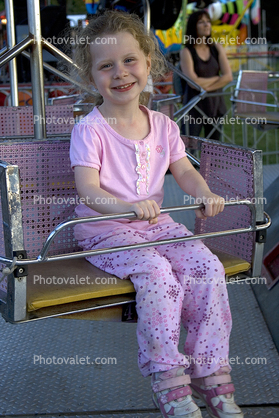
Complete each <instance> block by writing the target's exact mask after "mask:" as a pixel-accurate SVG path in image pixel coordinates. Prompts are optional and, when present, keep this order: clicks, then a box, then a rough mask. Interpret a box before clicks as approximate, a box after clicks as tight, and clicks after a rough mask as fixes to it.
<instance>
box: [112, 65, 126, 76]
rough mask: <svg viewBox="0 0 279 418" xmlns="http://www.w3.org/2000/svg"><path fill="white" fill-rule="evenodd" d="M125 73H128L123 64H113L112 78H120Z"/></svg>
mask: <svg viewBox="0 0 279 418" xmlns="http://www.w3.org/2000/svg"><path fill="white" fill-rule="evenodd" d="M127 74H128V73H127V69H126V68H125V66H124V65H123V64H119V65H116V66H115V71H114V76H113V78H115V79H117V78H122V77H125V75H127Z"/></svg>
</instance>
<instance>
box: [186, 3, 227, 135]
mask: <svg viewBox="0 0 279 418" xmlns="http://www.w3.org/2000/svg"><path fill="white" fill-rule="evenodd" d="M185 41H186V42H185V48H183V49H182V50H181V52H180V65H181V70H182V72H183V73H184V74H185V75H186V76H187V77H189V78H190V79H192V80H193V81H194V82H195V83H196V84H198V85H199V86H200V87H202V88H203V89H204V90H206V91H208V92H214V93H216V92H221V91H222V88H223V87H224V86H226V85H227V84H228V83H230V82H231V81H232V80H233V76H232V71H231V68H230V65H229V61H228V59H227V56H226V53H225V50H224V48H223V46H222V45H220V44H218V43H215V42H214V41H213V39H212V38H211V21H210V17H209V14H208V13H207V12H206V11H205V10H199V11H197V12H194V13H193V14H192V15H190V17H189V19H188V24H187V31H186V36H185ZM197 94H198V91H197V90H196V89H193V88H191V87H190V86H189V85H187V87H186V91H185V94H184V98H183V103H184V104H186V103H188V102H189V100H190V99H192V98H193V97H194V96H196V95H197ZM198 107H199V108H200V109H201V110H202V111H203V112H204V113H205V114H206V115H207V117H208V118H209V119H208V118H206V117H204V116H203V115H202V114H201V113H200V112H199V111H198V110H196V109H195V108H193V109H192V110H190V112H189V113H188V115H187V116H188V118H187V117H186V118H185V121H187V120H188V121H189V133H190V135H192V136H199V135H200V132H201V129H202V127H203V126H204V136H205V137H207V136H208V135H209V133H210V131H211V130H212V129H213V127H214V126H213V124H212V120H211V119H213V122H214V124H215V125H216V124H217V123H218V119H219V118H220V117H221V116H223V115H224V114H225V113H226V106H225V101H224V97H223V96H221V95H220V96H215V97H206V98H205V99H203V100H201V101H200V102H199V103H198ZM210 138H211V139H219V138H220V132H219V131H218V130H217V129H216V130H215V131H214V132H213V133H212V134H211V135H210Z"/></svg>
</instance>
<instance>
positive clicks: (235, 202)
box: [0, 199, 271, 266]
mask: <svg viewBox="0 0 279 418" xmlns="http://www.w3.org/2000/svg"><path fill="white" fill-rule="evenodd" d="M236 205H246V206H248V207H249V209H250V211H251V212H252V221H251V225H250V226H249V227H247V228H238V229H232V230H227V231H219V232H209V233H204V234H196V235H190V236H185V237H180V238H170V239H165V240H160V241H150V242H146V243H141V244H131V245H125V246H121V247H113V248H105V249H98V250H90V251H79V252H74V253H67V254H60V255H52V256H49V257H47V253H48V250H49V247H50V245H51V243H52V242H53V240H54V239H55V238H56V237H57V235H58V234H59V233H60V232H61V231H62V230H63V229H65V228H67V227H69V226H73V225H77V224H80V223H88V222H98V221H104V220H112V219H127V218H135V213H134V212H127V213H120V214H110V215H102V216H94V217H86V218H78V219H70V220H68V221H64V222H62V223H60V224H59V225H57V226H56V228H55V229H54V230H53V231H52V232H51V233H50V234H49V236H48V237H47V239H46V241H45V243H44V245H43V248H42V250H41V252H40V254H39V255H38V257H37V258H31V259H18V260H16V262H15V265H16V266H18V265H20V266H24V265H29V264H38V263H41V262H50V261H58V260H68V259H72V258H83V257H88V256H93V255H100V254H107V253H114V252H118V251H125V250H130V249H137V248H143V247H144V248H146V247H152V246H158V245H165V244H170V243H175V242H184V241H189V240H196V239H204V238H213V237H220V236H227V235H234V234H240V233H245V232H256V231H259V230H263V229H267V228H268V227H269V226H270V225H271V219H270V217H269V215H267V214H266V213H265V223H264V224H262V225H256V210H255V206H254V204H253V203H251V202H250V201H249V200H247V199H243V200H233V201H228V202H225V206H236ZM203 208H204V205H203V204H200V205H188V206H175V207H169V208H162V209H161V211H160V213H171V212H178V211H183V210H196V209H203ZM0 262H2V263H4V264H8V263H9V264H10V263H12V262H13V260H11V259H7V258H5V257H0Z"/></svg>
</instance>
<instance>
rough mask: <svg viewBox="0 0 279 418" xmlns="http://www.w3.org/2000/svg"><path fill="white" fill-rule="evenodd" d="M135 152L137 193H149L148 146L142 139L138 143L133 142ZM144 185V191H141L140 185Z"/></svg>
mask: <svg viewBox="0 0 279 418" xmlns="http://www.w3.org/2000/svg"><path fill="white" fill-rule="evenodd" d="M135 150H136V151H135V153H136V161H137V166H136V172H137V174H138V179H137V182H136V190H137V194H138V195H140V194H149V191H148V189H149V180H150V146H149V144H147V143H144V142H143V141H140V142H139V144H138V143H135ZM144 185H145V192H143V191H142V187H143V186H144Z"/></svg>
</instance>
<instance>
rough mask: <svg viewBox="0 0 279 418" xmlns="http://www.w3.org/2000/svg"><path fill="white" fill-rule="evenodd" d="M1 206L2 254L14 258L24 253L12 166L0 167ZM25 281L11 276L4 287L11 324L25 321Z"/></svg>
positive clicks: (15, 169) (16, 175) (16, 174)
mask: <svg viewBox="0 0 279 418" xmlns="http://www.w3.org/2000/svg"><path fill="white" fill-rule="evenodd" d="M0 185H1V203H2V214H3V232H4V242H5V254H6V256H7V257H8V258H11V259H12V258H13V256H14V254H15V252H22V251H23V250H24V238H23V228H22V211H21V199H20V180H19V169H18V167H17V166H15V165H6V164H5V163H3V164H0ZM26 281H27V277H26V276H24V277H19V278H17V277H15V276H14V273H11V274H10V275H9V277H8V283H7V302H6V313H5V315H6V316H7V319H8V320H9V321H12V322H17V321H21V320H23V319H25V318H26V291H27V287H26V286H27V283H26Z"/></svg>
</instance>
